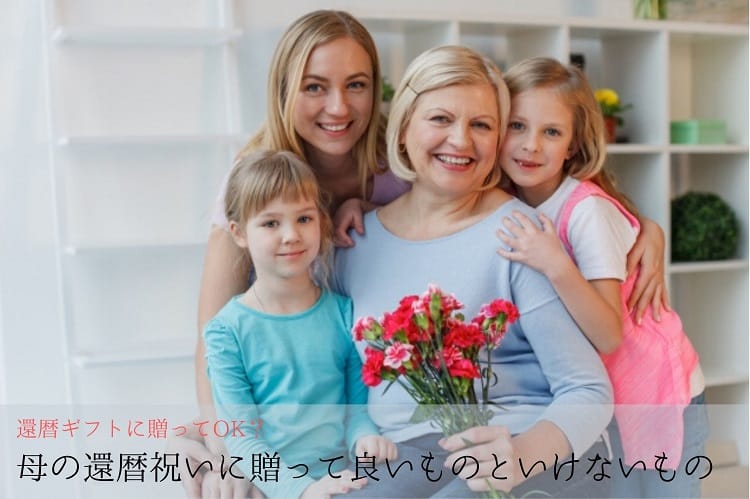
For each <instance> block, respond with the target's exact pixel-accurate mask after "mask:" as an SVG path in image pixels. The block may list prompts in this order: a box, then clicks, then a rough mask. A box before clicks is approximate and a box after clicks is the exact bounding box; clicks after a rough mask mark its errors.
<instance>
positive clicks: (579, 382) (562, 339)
mask: <svg viewBox="0 0 750 499" xmlns="http://www.w3.org/2000/svg"><path fill="white" fill-rule="evenodd" d="M511 269H512V270H511V287H512V294H513V300H514V302H515V303H516V305H517V306H518V308H519V310H521V311H522V312H521V316H520V319H519V323H518V326H519V327H520V328H521V329H522V331H523V334H524V336H525V337H526V339H527V341H528V343H529V345H530V346H531V348H532V349H533V351H534V354H535V356H536V358H537V360H538V363H539V366H540V368H541V370H542V372H543V374H544V377H545V378H546V380H547V383H548V384H549V388H550V391H551V393H552V397H553V400H552V402H551V403H550V404H549V406H548V407H547V408H546V409H545V410H544V412H543V413H542V415H541V416H540V418H539V419H545V420H548V421H551V422H552V423H554V424H555V425H557V426H558V427H559V428H560V429H561V430H562V432H563V433H564V434H565V436H566V437H567V439H568V442H569V443H570V446H571V448H572V449H573V452H575V453H576V454H579V455H581V454H583V453H584V452H585V451H586V450H587V449H588V448H589V447H591V445H592V444H593V443H594V442H595V441H596V440H597V439H598V438H599V436H600V435H601V433H602V432H603V431H604V429H605V428H606V427H607V425H608V424H609V422H610V420H611V419H612V413H613V405H612V403H613V396H612V386H611V384H610V382H609V378H608V376H607V372H606V370H605V369H604V366H603V364H602V362H601V359H600V358H599V355H598V354H597V353H596V351H595V350H594V348H593V347H592V346H591V344H590V343H589V341H588V340H587V339H586V337H585V336H584V335H583V333H582V332H581V330H580V329H579V328H578V325H577V324H576V323H575V321H573V319H572V318H571V316H570V314H569V313H568V311H567V310H566V309H565V306H564V305H563V304H562V302H561V301H560V299H559V297H558V296H557V294H556V293H555V291H554V289H553V288H552V285H551V284H550V283H549V281H548V280H547V279H546V278H545V277H544V276H543V275H542V274H540V273H539V272H537V271H535V270H533V269H531V268H530V267H527V266H525V265H522V264H512V266H511Z"/></svg>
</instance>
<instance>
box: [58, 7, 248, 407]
mask: <svg viewBox="0 0 750 499" xmlns="http://www.w3.org/2000/svg"><path fill="white" fill-rule="evenodd" d="M45 10H46V12H45V16H44V17H45V34H46V36H47V41H46V44H45V46H46V48H47V50H46V55H47V61H46V63H47V74H48V82H47V89H48V94H49V102H50V109H49V120H48V121H49V129H50V136H51V137H52V142H51V144H50V154H49V157H50V168H51V172H52V177H53V185H54V193H55V197H56V200H55V206H56V215H55V217H56V221H57V240H58V248H59V251H58V253H59V272H60V283H61V285H60V293H59V295H60V301H61V309H62V310H63V315H64V325H63V326H62V330H63V334H64V335H65V338H66V340H65V342H64V343H65V345H66V348H67V352H66V358H67V370H68V376H69V380H70V381H69V387H70V400H71V402H74V403H79V404H107V403H116V404H127V403H133V404H144V405H146V404H156V403H170V402H171V403H175V404H178V403H179V404H185V403H188V402H189V401H192V400H194V387H193V386H192V385H193V383H192V380H193V379H194V363H193V353H194V344H195V338H196V326H195V317H196V313H195V310H196V301H197V289H198V281H199V278H200V271H201V266H202V256H203V250H204V247H205V240H206V235H207V230H208V226H209V220H210V216H211V214H212V211H213V203H214V197H215V195H216V192H217V189H218V186H219V185H220V181H221V179H222V177H223V175H224V174H225V172H226V168H227V165H229V164H231V158H232V157H233V155H234V154H235V152H236V150H237V149H238V147H239V146H240V145H241V144H242V143H243V141H244V140H245V138H246V135H245V134H243V133H241V129H240V126H239V116H240V112H239V109H240V105H239V92H238V87H237V85H238V83H237V69H236V63H237V57H236V45H237V42H238V40H239V38H240V37H241V36H242V30H241V29H240V28H238V27H237V24H236V22H235V17H234V5H233V2H231V1H226V0H215V1H202V0H188V1H180V2H176V1H169V0H168V1H166V2H161V3H160V5H159V8H158V9H154V8H153V6H151V5H150V3H149V2H143V1H140V0H135V1H134V2H131V3H129V4H128V5H127V6H123V4H122V3H120V2H111V1H107V0H105V1H103V2H91V1H89V0H45ZM134 371H137V372H138V375H137V376H131V375H129V374H128V373H132V372H134ZM163 379H174V380H177V381H176V382H174V383H172V384H171V385H170V386H169V387H166V389H164V390H162V391H158V390H153V389H151V386H150V385H152V384H153V383H155V380H163Z"/></svg>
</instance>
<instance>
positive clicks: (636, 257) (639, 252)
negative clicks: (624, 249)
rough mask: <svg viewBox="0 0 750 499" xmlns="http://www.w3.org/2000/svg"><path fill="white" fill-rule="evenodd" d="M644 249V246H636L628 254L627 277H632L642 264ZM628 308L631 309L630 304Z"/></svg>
mask: <svg viewBox="0 0 750 499" xmlns="http://www.w3.org/2000/svg"><path fill="white" fill-rule="evenodd" d="M643 249H644V247H643V246H641V245H638V244H636V245H635V246H633V247H632V248H631V250H630V251H629V252H628V258H627V261H626V263H625V270H626V272H627V275H631V274H632V273H633V272H635V271H636V269H637V268H638V264H639V263H641V258H642V257H643ZM628 308H631V305H630V304H629V305H628Z"/></svg>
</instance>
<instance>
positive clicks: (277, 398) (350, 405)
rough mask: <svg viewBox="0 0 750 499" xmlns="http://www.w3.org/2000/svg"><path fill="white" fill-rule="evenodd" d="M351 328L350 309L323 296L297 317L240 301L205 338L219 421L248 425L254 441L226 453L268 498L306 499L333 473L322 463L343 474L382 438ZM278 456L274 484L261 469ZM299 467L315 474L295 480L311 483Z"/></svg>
mask: <svg viewBox="0 0 750 499" xmlns="http://www.w3.org/2000/svg"><path fill="white" fill-rule="evenodd" d="M351 325H352V302H351V300H350V299H349V298H346V297H343V296H341V295H337V294H334V293H331V292H328V291H323V292H322V293H321V296H320V299H319V300H318V301H317V302H316V303H315V304H314V305H313V306H312V307H311V308H310V309H308V310H306V311H304V312H301V313H298V314H292V315H271V314H266V313H262V312H259V311H257V310H253V309H251V308H249V307H247V306H245V305H244V304H242V303H241V302H240V301H239V296H236V297H234V298H232V299H231V300H230V301H229V302H228V303H227V304H226V305H225V306H224V308H222V309H221V310H220V311H219V313H218V314H217V315H216V316H215V317H214V318H213V319H212V320H211V321H209V323H208V324H207V325H206V327H205V329H204V331H203V337H204V340H205V345H206V360H207V363H208V377H209V379H210V381H211V389H212V392H213V396H214V402H215V404H216V408H217V414H218V417H219V419H224V420H226V421H228V422H229V426H230V427H231V426H232V423H231V421H232V420H234V421H244V424H242V425H240V426H239V427H240V428H241V429H242V432H243V433H244V434H245V436H244V437H243V436H239V435H234V436H232V435H231V434H230V435H227V436H226V437H225V439H224V442H225V445H226V447H227V450H228V451H229V452H230V454H231V455H232V456H235V457H241V458H242V461H240V462H239V463H238V464H237V465H235V469H236V468H237V467H238V466H239V468H240V469H241V470H242V472H243V473H244V474H245V476H247V478H249V479H251V480H252V481H253V484H255V485H256V486H257V487H259V488H260V489H261V490H262V491H263V493H264V494H265V495H266V496H267V497H297V496H299V495H300V494H301V493H302V492H303V491H304V489H305V488H306V487H307V486H308V485H310V483H312V482H313V481H314V480H317V479H319V478H321V477H322V476H324V475H325V474H326V473H327V472H328V466H329V462H327V461H321V459H329V460H330V459H334V458H337V457H339V456H341V459H337V460H335V461H334V463H333V464H332V465H331V466H332V469H333V470H336V471H338V470H341V469H343V468H344V467H346V465H347V464H348V463H349V459H351V451H352V449H353V446H354V444H355V443H356V441H357V439H358V438H360V437H362V436H365V435H376V434H378V430H377V427H376V426H375V425H374V423H372V421H371V420H370V418H369V416H368V415H367V409H366V404H367V388H366V387H365V386H364V385H363V384H362V381H361V369H362V364H361V361H360V358H359V356H358V354H357V351H356V349H355V347H354V343H353V341H352V338H351V334H350V331H351ZM259 421H260V423H259ZM256 431H257V435H256ZM276 452H278V457H280V461H277V464H278V466H273V467H272V469H271V471H270V474H269V471H268V469H269V467H268V466H263V467H261V466H260V463H263V459H264V458H267V457H273V456H274V453H276ZM266 453H267V454H266ZM271 463H272V461H269V460H266V461H265V464H266V465H268V464H271ZM300 464H302V465H305V466H307V467H308V473H307V474H306V476H305V477H302V478H293V477H297V476H299V475H302V474H303V471H304V467H297V465H300ZM261 468H262V469H261ZM276 472H277V473H278V476H277V477H276ZM276 478H277V479H276Z"/></svg>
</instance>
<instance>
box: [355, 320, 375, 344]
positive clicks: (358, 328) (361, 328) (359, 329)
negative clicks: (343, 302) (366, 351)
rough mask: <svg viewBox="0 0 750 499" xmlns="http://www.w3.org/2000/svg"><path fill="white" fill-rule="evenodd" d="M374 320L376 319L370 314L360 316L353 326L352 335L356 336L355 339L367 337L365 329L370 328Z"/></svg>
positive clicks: (359, 339)
mask: <svg viewBox="0 0 750 499" xmlns="http://www.w3.org/2000/svg"><path fill="white" fill-rule="evenodd" d="M374 322H375V319H373V318H372V317H369V316H368V317H360V318H359V319H357V322H355V323H354V327H353V328H352V336H354V341H362V340H363V339H364V337H365V336H364V335H365V331H367V330H369V329H370V328H371V327H372V325H373V323H374Z"/></svg>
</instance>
